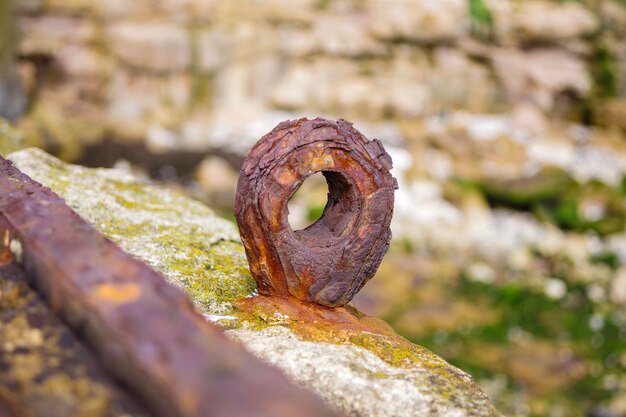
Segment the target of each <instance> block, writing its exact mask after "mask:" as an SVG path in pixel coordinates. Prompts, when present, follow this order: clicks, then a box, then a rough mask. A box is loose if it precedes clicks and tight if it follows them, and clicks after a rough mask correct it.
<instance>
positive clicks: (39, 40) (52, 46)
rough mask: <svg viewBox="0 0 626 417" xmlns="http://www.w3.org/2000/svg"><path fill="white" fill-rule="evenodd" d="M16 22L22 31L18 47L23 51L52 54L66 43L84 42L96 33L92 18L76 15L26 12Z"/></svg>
mask: <svg viewBox="0 0 626 417" xmlns="http://www.w3.org/2000/svg"><path fill="white" fill-rule="evenodd" d="M17 24H18V28H19V31H20V34H21V36H20V41H19V47H18V50H19V52H20V53H21V54H24V55H55V54H57V53H60V52H62V51H63V49H64V48H65V47H67V46H68V45H81V44H85V43H88V42H91V41H93V40H94V39H95V38H96V36H97V29H96V26H95V25H94V24H93V23H92V22H91V21H89V20H87V19H84V18H80V17H76V16H63V15H58V16H55V15H43V16H27V17H21V18H20V19H19V20H18V21H17Z"/></svg>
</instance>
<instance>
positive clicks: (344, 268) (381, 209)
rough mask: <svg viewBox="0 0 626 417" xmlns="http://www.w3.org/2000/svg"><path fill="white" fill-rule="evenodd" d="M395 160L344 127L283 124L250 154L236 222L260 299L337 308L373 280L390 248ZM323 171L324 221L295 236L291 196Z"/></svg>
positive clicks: (241, 183) (314, 122)
mask: <svg viewBox="0 0 626 417" xmlns="http://www.w3.org/2000/svg"><path fill="white" fill-rule="evenodd" d="M391 166H392V165H391V157H389V155H388V154H387V153H386V152H385V150H384V149H383V146H382V144H381V143H380V141H378V140H376V139H375V140H373V141H369V140H367V139H366V138H365V137H364V136H363V135H362V134H361V133H360V132H358V131H357V130H356V129H354V128H353V127H352V124H350V123H349V122H346V121H344V120H339V121H337V122H333V121H330V120H325V119H321V118H318V119H314V120H308V119H299V120H293V121H287V122H283V123H280V124H279V125H278V126H277V127H276V128H274V130H272V131H271V132H270V133H269V134H267V135H265V136H264V137H262V138H261V139H260V140H259V141H258V142H257V144H256V145H255V146H254V147H253V148H252V149H251V151H250V152H249V153H248V155H247V156H246V159H245V161H244V163H243V166H242V168H241V173H240V176H239V182H238V184H237V198H236V202H235V217H236V219H237V224H238V225H239V230H240V232H241V239H242V241H243V244H244V247H245V250H246V255H247V257H248V261H249V263H250V270H251V272H252V275H253V277H254V279H255V281H256V283H257V286H258V289H259V293H260V294H262V295H272V296H277V297H283V298H285V297H295V298H297V299H298V300H300V301H303V302H309V303H316V304H321V305H324V306H327V307H337V306H342V305H345V304H347V303H348V302H349V301H350V300H351V299H352V298H353V297H354V295H355V294H356V293H357V292H358V291H359V290H360V289H361V288H362V287H363V285H364V284H365V283H366V282H367V281H368V280H369V279H370V278H371V277H372V276H373V275H374V273H375V272H376V270H377V269H378V266H379V265H380V262H381V260H382V258H383V256H384V254H385V253H386V252H387V249H388V248H389V242H390V239H391V230H390V228H389V224H390V222H391V216H392V213H393V192H394V189H396V188H397V183H396V180H395V178H393V176H392V175H391V173H390V172H389V170H390V169H391ZM317 172H322V174H323V175H324V177H325V178H326V181H327V182H328V190H329V192H328V202H327V204H326V207H325V209H324V212H323V214H322V216H321V217H320V219H319V220H318V221H317V222H315V223H314V224H312V225H311V226H309V227H307V228H306V229H304V230H299V231H294V230H292V228H291V226H290V225H289V222H288V219H287V217H288V214H289V210H288V208H287V202H288V200H289V197H291V195H292V194H293V193H295V192H296V190H297V189H298V188H299V187H300V185H301V184H302V183H303V182H304V180H305V179H306V178H307V177H309V176H311V175H313V174H315V173H317Z"/></svg>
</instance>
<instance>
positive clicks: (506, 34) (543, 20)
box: [486, 0, 599, 43]
mask: <svg viewBox="0 0 626 417" xmlns="http://www.w3.org/2000/svg"><path fill="white" fill-rule="evenodd" d="M486 3H487V5H488V8H489V10H490V12H491V15H492V16H493V20H494V22H493V24H494V27H495V31H496V36H497V37H498V38H499V39H500V40H501V41H503V42H505V43H520V42H530V41H543V42H546V41H547V42H560V41H564V40H568V39H573V38H579V37H582V36H584V35H587V34H589V33H592V32H593V31H595V30H596V29H597V28H598V25H599V21H598V19H597V18H596V17H595V16H594V14H593V13H592V12H591V11H590V10H588V9H587V8H585V6H583V5H582V4H579V3H574V2H562V3H559V2H551V1H543V0H531V1H520V2H514V1H509V0H487V1H486Z"/></svg>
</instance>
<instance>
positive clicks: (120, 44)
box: [107, 22, 191, 72]
mask: <svg viewBox="0 0 626 417" xmlns="http://www.w3.org/2000/svg"><path fill="white" fill-rule="evenodd" d="M107 35H108V38H109V47H110V48H111V50H112V51H113V53H115V54H116V55H117V56H118V57H119V58H120V59H121V60H122V61H124V62H125V63H127V64H128V65H131V66H133V67H136V68H142V69H147V70H152V71H157V72H167V71H181V70H185V69H188V68H189V67H190V65H191V42H190V40H189V36H188V34H187V32H186V31H185V29H184V28H182V27H179V26H176V25H174V24H170V23H159V22H153V23H152V22H145V23H144V22H122V23H116V24H114V25H113V26H111V27H110V28H108V29H107Z"/></svg>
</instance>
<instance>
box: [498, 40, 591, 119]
mask: <svg viewBox="0 0 626 417" xmlns="http://www.w3.org/2000/svg"><path fill="white" fill-rule="evenodd" d="M491 61H492V63H493V67H494V70H495V73H496V75H497V76H498V78H499V79H500V81H501V83H502V86H503V87H504V89H505V91H506V93H507V94H508V96H509V99H510V101H512V102H515V101H519V100H520V99H521V100H532V101H534V102H535V103H537V104H539V105H540V106H541V107H542V108H544V109H550V108H552V106H553V104H554V100H555V97H556V96H557V95H558V94H559V93H564V92H571V93H574V94H576V95H578V96H579V97H585V96H587V94H589V92H590V89H591V77H590V74H589V72H588V70H587V67H586V65H585V63H584V61H583V60H582V59H580V58H579V57H577V56H575V55H572V54H569V53H567V52H564V51H562V50H558V49H535V50H532V51H528V52H522V51H519V50H514V49H496V50H494V51H493V52H492V54H491Z"/></svg>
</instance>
